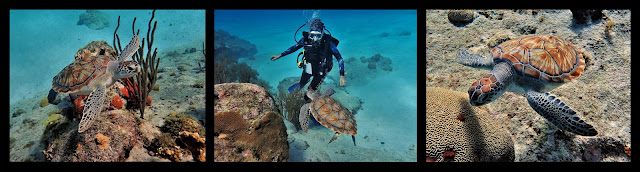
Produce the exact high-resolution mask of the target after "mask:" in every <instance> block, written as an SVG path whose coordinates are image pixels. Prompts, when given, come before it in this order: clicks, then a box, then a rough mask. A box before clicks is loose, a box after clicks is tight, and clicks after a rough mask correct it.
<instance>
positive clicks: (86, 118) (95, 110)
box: [78, 85, 107, 133]
mask: <svg viewBox="0 0 640 172" xmlns="http://www.w3.org/2000/svg"><path fill="white" fill-rule="evenodd" d="M106 93H107V88H106V86H104V85H102V86H101V87H100V88H98V89H96V90H94V91H93V92H91V94H89V97H88V98H87V101H86V106H85V107H84V110H82V119H80V124H79V126H78V132H79V133H82V132H84V131H86V130H87V129H89V127H91V123H92V122H93V120H94V119H95V117H96V116H98V114H100V111H102V109H103V102H104V100H105V99H106V97H107V94H106Z"/></svg>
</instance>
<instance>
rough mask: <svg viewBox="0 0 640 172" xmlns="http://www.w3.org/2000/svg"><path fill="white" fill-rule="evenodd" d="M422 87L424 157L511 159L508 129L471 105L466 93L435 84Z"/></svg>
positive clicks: (440, 159)
mask: <svg viewBox="0 0 640 172" xmlns="http://www.w3.org/2000/svg"><path fill="white" fill-rule="evenodd" d="M426 91H427V105H426V107H427V113H426V155H427V160H432V161H444V160H445V159H448V160H453V161H456V162H464V161H513V160H514V148H513V141H512V140H511V136H510V133H509V132H508V131H507V129H506V128H505V127H503V126H502V125H501V124H500V123H497V122H495V121H493V118H492V117H491V115H489V113H488V112H487V111H486V110H484V109H482V108H480V107H474V106H471V104H469V99H468V95H467V93H463V92H458V91H451V90H447V89H442V88H435V87H427V88H426ZM451 151H453V152H451ZM445 152H447V153H448V155H449V156H453V157H446V156H447V154H445Z"/></svg>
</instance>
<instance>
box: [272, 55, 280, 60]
mask: <svg viewBox="0 0 640 172" xmlns="http://www.w3.org/2000/svg"><path fill="white" fill-rule="evenodd" d="M280 57H282V55H280V54H278V55H273V56H271V61H276V60H278V59H279V58H280Z"/></svg>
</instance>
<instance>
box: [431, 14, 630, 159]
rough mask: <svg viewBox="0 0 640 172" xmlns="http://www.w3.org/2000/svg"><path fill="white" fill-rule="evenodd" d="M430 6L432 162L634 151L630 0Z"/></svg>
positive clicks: (611, 155)
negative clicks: (626, 3) (551, 5)
mask: <svg viewBox="0 0 640 172" xmlns="http://www.w3.org/2000/svg"><path fill="white" fill-rule="evenodd" d="M425 12H426V40H425V41H426V123H425V124H426V147H425V148H426V150H425V151H426V152H425V156H426V161H427V162H505V161H506V162H630V161H631V120H630V119H631V80H630V79H631V68H630V67H631V10H624V9H623V10H606V9H605V10H602V9H597V10H596V9H581V10H569V9H550V10H549V9H544V10H535V9H533V10H532V9H526V10H525V9H522V10H521V9H499V10H492V9H455V10H454V9H427V10H426V11H425Z"/></svg>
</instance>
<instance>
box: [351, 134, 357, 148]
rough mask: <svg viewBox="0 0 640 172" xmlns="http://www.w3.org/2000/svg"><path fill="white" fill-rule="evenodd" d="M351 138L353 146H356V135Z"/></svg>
mask: <svg viewBox="0 0 640 172" xmlns="http://www.w3.org/2000/svg"><path fill="white" fill-rule="evenodd" d="M351 140H353V146H356V136H351Z"/></svg>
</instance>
